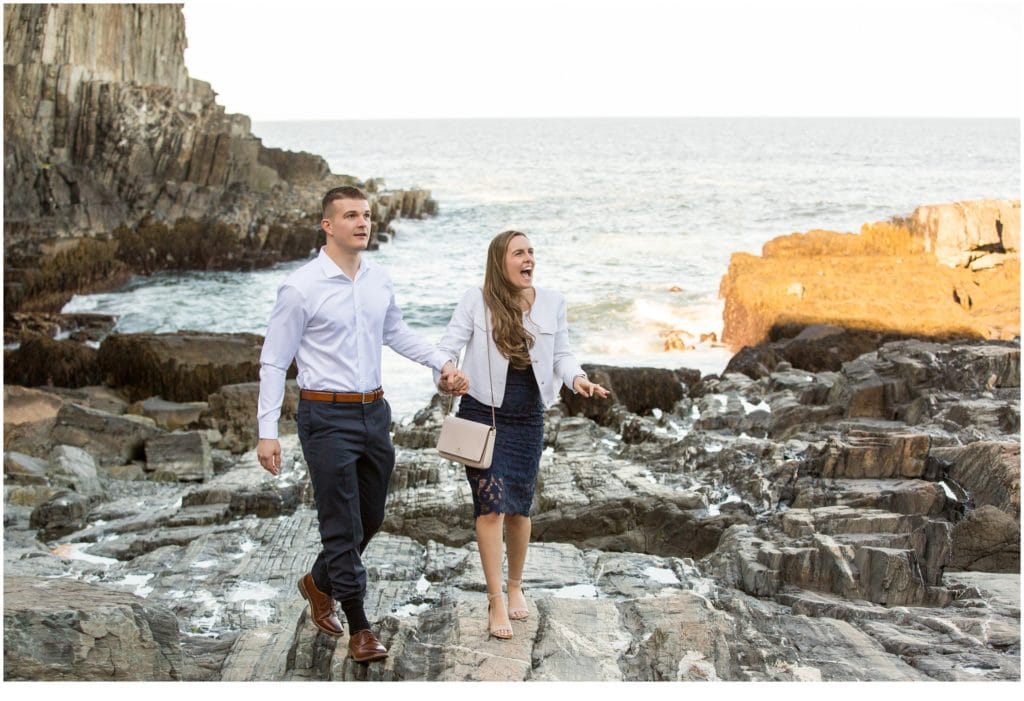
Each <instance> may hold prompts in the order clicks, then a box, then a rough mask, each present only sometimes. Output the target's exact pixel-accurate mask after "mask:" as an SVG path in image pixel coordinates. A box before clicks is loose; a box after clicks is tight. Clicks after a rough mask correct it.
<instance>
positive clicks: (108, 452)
mask: <svg viewBox="0 0 1024 701" xmlns="http://www.w3.org/2000/svg"><path fill="white" fill-rule="evenodd" d="M850 333H851V332H849V331H844V330H842V329H837V328H827V327H812V328H809V329H807V330H805V333H804V334H802V336H801V337H799V338H795V339H790V340H786V341H778V342H775V343H772V344H765V345H763V346H760V347H758V348H754V349H748V352H747V353H745V354H740V355H737V356H736V358H734V361H733V363H734V364H733V365H732V366H730V368H727V370H726V371H725V372H723V373H722V375H721V376H714V375H712V376H703V377H702V376H701V375H700V373H699V372H697V371H693V370H686V369H680V370H678V371H671V370H660V369H653V368H612V367H601V366H588V371H589V372H590V374H591V375H592V376H593V377H595V378H598V379H599V381H601V382H603V383H605V384H606V386H609V387H610V388H611V389H612V391H613V394H612V396H611V397H610V398H609V399H608V400H604V401H602V402H599V403H596V404H587V405H581V404H579V403H578V402H576V401H575V400H574V398H573V397H571V396H568V395H567V396H564V397H563V400H562V402H561V403H559V404H558V405H556V406H555V407H554V408H552V409H551V410H550V411H549V412H548V414H547V419H546V420H547V431H546V440H547V447H546V449H545V452H544V456H543V459H542V462H541V472H540V478H539V485H538V497H537V499H536V502H535V507H534V510H535V513H534V524H535V525H534V543H533V544H532V545H531V546H530V553H529V556H528V560H527V570H526V582H525V584H526V589H527V594H528V597H529V599H530V611H531V616H530V617H529V619H527V620H526V621H524V622H522V623H519V622H517V623H516V624H515V626H514V628H515V638H514V639H513V640H512V641H510V642H504V641H497V640H495V639H488V637H487V634H486V628H485V621H486V597H485V593H484V591H483V576H482V573H481V571H480V565H479V559H478V556H477V553H476V550H475V544H474V542H473V535H472V533H473V532H472V509H471V505H470V499H469V494H468V491H467V485H466V483H465V477H464V475H463V472H462V470H461V469H459V468H457V467H456V466H455V465H454V464H452V463H448V462H446V461H443V460H441V459H439V458H438V457H437V455H436V453H435V452H434V451H433V449H432V446H433V444H434V441H435V439H436V433H437V430H438V426H439V422H440V418H441V409H440V408H439V406H440V405H439V403H438V401H436V400H437V398H435V401H434V402H433V403H432V404H431V405H430V406H428V407H424V409H423V410H422V411H420V412H419V413H418V414H417V415H416V416H415V417H414V418H412V419H409V420H407V421H405V422H404V423H402V424H401V425H395V426H394V427H393V429H394V440H395V443H396V446H397V449H398V464H397V466H396V470H395V474H394V476H393V479H392V484H391V492H390V495H389V502H388V511H387V520H386V523H385V526H384V530H383V532H382V533H381V534H380V535H379V536H378V537H377V538H376V539H375V540H374V541H373V543H372V544H371V546H370V548H369V549H368V551H367V555H366V558H367V561H368V563H369V574H370V593H371V599H370V600H369V601H368V613H369V616H370V618H371V620H373V621H374V623H375V625H376V627H377V628H378V629H379V631H380V636H381V638H382V640H383V641H384V642H385V643H386V644H387V645H389V647H390V648H391V651H392V655H391V657H390V658H389V659H388V660H387V661H386V662H384V663H381V664H373V665H370V666H362V665H359V664H355V663H353V662H352V661H351V660H349V659H347V657H346V646H345V643H346V639H345V638H342V639H340V640H337V641H336V640H334V639H331V638H329V637H327V636H324V635H322V634H319V633H318V632H317V630H316V628H314V627H313V626H312V624H311V623H310V622H309V621H308V619H307V614H306V612H305V608H304V606H303V603H304V602H303V600H302V599H301V598H300V597H299V596H298V593H297V591H296V589H295V584H296V580H297V579H298V577H299V576H300V575H301V574H302V573H303V572H304V571H306V569H307V568H308V567H309V564H310V563H311V562H312V559H313V557H314V556H315V553H316V551H317V549H318V536H317V530H316V523H315V511H314V509H313V505H312V498H311V492H310V485H309V479H308V475H307V472H306V468H305V464H304V461H303V458H302V455H301V450H300V449H299V445H298V441H297V438H296V437H295V435H294V427H293V424H291V425H290V424H289V422H288V419H289V418H291V417H293V415H294V406H295V396H294V386H293V387H292V392H291V393H290V394H289V398H288V400H286V404H285V412H284V414H285V422H284V427H285V432H286V435H285V436H284V438H283V447H284V456H285V461H284V462H285V464H284V469H283V471H282V474H281V475H280V476H279V477H277V478H274V477H271V476H270V475H269V474H267V473H266V472H264V471H263V470H261V469H260V468H259V467H258V465H257V463H256V460H255V454H254V451H253V447H254V445H255V435H254V433H253V424H254V421H253V420H252V413H253V407H254V406H255V396H256V391H257V385H256V383H255V382H251V381H246V382H238V381H237V379H236V375H235V374H233V373H238V372H241V373H242V374H244V373H245V372H248V370H246V369H245V368H246V364H247V363H249V362H251V360H252V357H255V354H256V353H257V352H258V350H257V349H256V344H255V342H254V340H253V339H250V338H249V337H247V336H244V335H238V336H217V335H213V334H175V335H168V336H149V335H138V336H129V337H124V338H119V339H117V340H116V343H117V344H121V345H125V344H127V346H130V352H129V351H125V350H124V349H122V351H123V352H124V353H125V355H121V356H120V357H122V358H124V357H136V358H139V359H143V358H145V359H146V361H145V363H143V362H140V363H139V364H137V365H131V364H127V363H122V364H121V367H117V368H116V371H117V372H119V373H121V374H119V375H117V377H118V380H117V383H116V386H110V385H103V384H92V385H85V386H81V387H77V388H70V387H68V388H59V387H47V386H41V387H35V388H29V387H18V386H13V385H6V386H5V388H4V451H5V452H4V474H5V479H4V498H5V508H4V574H5V576H4V624H5V625H4V650H5V652H4V658H5V660H4V661H5V664H4V675H5V678H6V679H8V680H18V679H39V680H42V679H75V680H92V679H106V680H116V679H123V680H162V679H178V680H237V681H241V680H263V681H269V680H275V681H283V680H322V679H333V680H356V679H377V680H393V681H399V680H451V681H454V680H478V679H479V680H492V679H501V680H517V679H524V680H637V681H641V680H698V679H700V680H868V679H870V680H944V681H945V680H971V681H976V680H1019V679H1020V600H1019V589H1020V557H1019V553H1020V443H1019V435H1020V404H1019V396H1020V387H1019V377H1020V348H1019V343H1017V342H1003V341H976V342H962V343H945V344H942V343H934V342H928V341H922V340H901V341H894V342H884V340H881V339H876V340H879V341H880V343H878V344H877V345H876V346H875V347H869V346H870V344H871V342H872V341H871V339H869V338H865V337H857V339H856V343H854V342H853V341H850V344H849V345H851V347H852V346H855V345H857V344H859V347H860V348H861V349H862V352H861V353H859V354H858V355H857V357H854V358H850V359H847V360H844V361H842V362H840V363H838V365H837V366H836V367H829V368H828V369H826V367H825V366H831V364H834V363H835V357H834V348H835V345H836V341H837V339H840V338H844V336H843V334H850ZM113 338H116V337H115V336H111V337H109V338H108V339H105V340H104V341H103V342H102V343H101V344H100V348H99V350H98V351H97V356H98V357H102V356H104V354H105V353H106V352H107V351H108V349H109V348H110V346H109V344H111V343H115V341H111V340H110V339H113ZM846 339H847V340H848V341H849V340H850V338H849V337H846ZM190 348H191V350H189V349H190ZM199 350H201V353H199V354H198V355H194V354H193V353H192V351H196V352H197V353H198V351H199ZM199 355H205V356H208V357H209V358H210V359H211V361H210V362H208V363H205V364H199V363H197V362H196V361H195V358H196V357H199ZM751 358H755V359H756V362H749V361H750V359H751ZM97 362H98V364H99V365H100V366H101V367H103V368H105V369H104V370H103V371H101V372H100V374H101V375H102V376H104V377H105V378H106V379H111V378H112V374H111V373H112V372H114V368H112V367H111V366H109V365H104V364H103V363H102V362H99V361H97ZM115 365H116V364H115ZM146 367H148V369H146V370H145V371H144V369H145V368H146ZM166 387H178V388H180V390H181V394H180V396H177V397H176V398H175V399H174V401H172V400H169V399H167V398H166V396H162V394H163V393H164V392H165V389H164V388H166Z"/></svg>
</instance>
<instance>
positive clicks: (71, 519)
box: [29, 490, 92, 540]
mask: <svg viewBox="0 0 1024 701" xmlns="http://www.w3.org/2000/svg"><path fill="white" fill-rule="evenodd" d="M91 504H92V500H91V499H90V498H89V497H88V496H86V495H84V494H82V493H80V492H74V491H69V490H61V491H59V492H57V493H56V494H54V495H53V496H52V497H50V498H49V499H47V500H46V501H44V502H43V503H42V504H40V505H39V506H37V507H36V508H35V509H33V510H32V515H31V517H30V519H29V525H31V526H32V528H37V529H39V530H40V532H41V535H42V537H43V538H44V539H45V540H52V539H54V538H60V537H61V536H64V535H67V534H68V533H72V532H74V531H77V530H79V529H80V528H83V527H84V526H85V524H86V516H87V515H88V513H89V507H90V505H91Z"/></svg>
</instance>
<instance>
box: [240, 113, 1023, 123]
mask: <svg viewBox="0 0 1024 701" xmlns="http://www.w3.org/2000/svg"><path fill="white" fill-rule="evenodd" d="M232 114H241V115H243V116H246V117H249V119H250V120H252V121H253V122H417V121H419V122H427V121H435V122H436V121H469V120H481V121H482V120H507V121H512V120H572V119H578V120H602V119H603V120H613V119H693V120H697V119H701V120H710V119H750V120H768V119H787V120H799V119H803V120H846V121H849V120H858V119H861V120H893V121H896V120H908V121H909V120H914V121H923V120H933V121H1017V122H1019V121H1020V120H1021V117H1020V116H1019V115H1013V116H985V117H982V116H959V117H949V116H934V115H921V116H915V115H901V116H890V115H858V116H840V115H743V116H736V115H706V116H696V115H686V116H682V115H600V116H597V115H574V116H552V115H548V116H510V117H495V116H472V117H463V116H458V117H450V116H449V117H313V118H305V117H299V118H293V117H266V118H263V117H259V118H258V117H253V116H250V115H248V114H246V113H244V112H236V113H232Z"/></svg>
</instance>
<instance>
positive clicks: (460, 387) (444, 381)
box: [438, 360, 469, 397]
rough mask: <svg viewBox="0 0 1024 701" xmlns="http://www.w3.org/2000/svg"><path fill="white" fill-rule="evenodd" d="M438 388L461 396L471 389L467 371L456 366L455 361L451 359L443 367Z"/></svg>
mask: <svg viewBox="0 0 1024 701" xmlns="http://www.w3.org/2000/svg"><path fill="white" fill-rule="evenodd" d="M438 388H439V389H440V390H441V391H442V392H445V393H447V394H453V395H455V396H456V397H461V396H462V395H463V394H465V393H466V392H468V391H469V378H468V377H466V373H464V372H462V370H459V369H458V368H457V367H455V363H453V362H452V361H450V360H449V361H448V362H447V363H445V364H444V367H443V368H441V381H440V382H439V383H438Z"/></svg>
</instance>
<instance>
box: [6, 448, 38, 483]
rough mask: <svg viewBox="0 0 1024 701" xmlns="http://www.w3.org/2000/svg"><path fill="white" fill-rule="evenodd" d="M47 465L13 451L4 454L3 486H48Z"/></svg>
mask: <svg viewBox="0 0 1024 701" xmlns="http://www.w3.org/2000/svg"><path fill="white" fill-rule="evenodd" d="M48 471H49V464H48V463H47V462H46V461H45V460H41V459H40V458H34V457H32V456H31V455H25V454H24V453H19V452H17V451H14V450H10V451H7V452H6V453H4V483H5V484H48V481H47V473H48Z"/></svg>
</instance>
